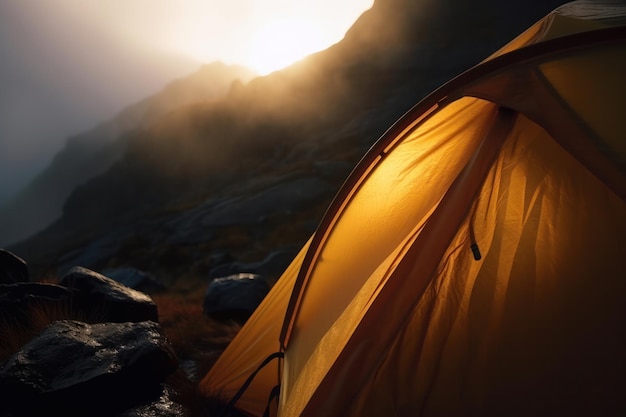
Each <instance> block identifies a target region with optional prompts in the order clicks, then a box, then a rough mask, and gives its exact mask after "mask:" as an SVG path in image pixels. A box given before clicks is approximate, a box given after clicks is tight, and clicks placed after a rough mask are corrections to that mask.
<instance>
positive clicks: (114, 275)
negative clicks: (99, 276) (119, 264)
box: [103, 267, 165, 294]
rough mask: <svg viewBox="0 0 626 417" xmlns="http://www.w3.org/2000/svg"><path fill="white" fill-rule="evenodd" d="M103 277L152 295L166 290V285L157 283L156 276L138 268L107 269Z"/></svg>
mask: <svg viewBox="0 0 626 417" xmlns="http://www.w3.org/2000/svg"><path fill="white" fill-rule="evenodd" d="M103 275H105V276H107V277H109V278H111V279H112V280H114V281H116V282H119V283H120V284H122V285H125V286H127V287H129V288H132V289H134V290H137V291H141V292H143V293H148V294H151V293H155V292H160V291H163V290H165V285H163V283H161V282H159V281H157V279H156V278H155V277H154V275H152V274H150V273H148V272H145V271H141V270H139V269H136V268H131V267H126V268H115V269H107V270H105V271H103Z"/></svg>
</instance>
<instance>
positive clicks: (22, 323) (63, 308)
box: [0, 299, 104, 362]
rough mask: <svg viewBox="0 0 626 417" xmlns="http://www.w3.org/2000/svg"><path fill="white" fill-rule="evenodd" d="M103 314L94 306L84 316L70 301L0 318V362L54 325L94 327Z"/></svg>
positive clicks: (38, 304) (41, 304)
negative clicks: (69, 323)
mask: <svg viewBox="0 0 626 417" xmlns="http://www.w3.org/2000/svg"><path fill="white" fill-rule="evenodd" d="M103 314H104V310H103V309H102V308H98V307H97V306H94V307H93V308H92V309H90V310H89V311H88V312H85V311H81V310H77V309H75V308H73V306H72V302H71V299H70V300H68V301H66V302H35V303H33V304H32V305H31V306H30V308H28V309H27V310H26V311H25V312H24V314H22V315H20V316H18V317H8V316H7V315H4V317H1V318H0V362H4V361H6V360H7V359H8V358H9V357H11V355H13V354H14V353H16V352H17V351H18V350H20V348H21V347H22V346H24V345H25V344H26V343H28V342H29V341H30V340H31V339H32V338H33V337H35V336H37V335H38V334H39V333H41V331H42V330H43V329H45V328H46V327H48V326H49V325H50V324H51V323H53V322H55V321H59V320H77V321H82V322H84V323H97V322H99V321H100V319H101V318H102V317H103Z"/></svg>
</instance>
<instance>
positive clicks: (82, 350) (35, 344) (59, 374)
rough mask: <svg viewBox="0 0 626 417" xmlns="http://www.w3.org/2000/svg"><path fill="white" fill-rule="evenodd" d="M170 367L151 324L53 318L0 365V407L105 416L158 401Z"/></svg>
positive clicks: (169, 354)
mask: <svg viewBox="0 0 626 417" xmlns="http://www.w3.org/2000/svg"><path fill="white" fill-rule="evenodd" d="M176 367H177V359H176V357H175V355H174V353H173V351H172V349H171V347H170V346H169V345H168V344H167V341H166V340H165V338H164V337H163V335H162V334H161V332H160V327H159V325H158V324H157V323H154V322H142V323H102V324H95V325H88V324H85V323H81V322H77V321H57V322H55V323H53V324H51V325H50V326H48V327H47V328H46V329H45V330H44V331H43V332H42V333H41V334H40V335H39V336H37V337H36V338H34V339H33V340H31V341H30V342H29V343H27V344H26V345H25V346H24V347H23V348H22V349H21V350H20V351H19V352H17V353H16V354H14V355H13V356H12V357H10V358H9V359H8V360H7V362H6V363H5V364H4V366H3V367H2V369H1V370H0V392H2V396H3V404H2V406H3V409H5V410H7V409H8V410H14V411H13V412H14V414H13V415H23V416H27V415H81V414H80V413H85V414H82V415H102V416H104V415H106V416H110V415H112V414H114V412H121V411H123V410H126V409H128V408H129V407H131V406H133V405H136V404H145V403H146V402H148V401H149V400H150V399H153V400H158V398H159V396H160V395H161V394H162V391H163V390H162V388H161V385H160V383H161V382H162V381H163V380H164V379H165V378H166V377H167V376H168V375H170V374H171V373H172V372H173V371H174V370H175V369H176ZM18 411H19V412H18Z"/></svg>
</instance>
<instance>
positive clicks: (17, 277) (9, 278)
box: [0, 249, 29, 284]
mask: <svg viewBox="0 0 626 417" xmlns="http://www.w3.org/2000/svg"><path fill="white" fill-rule="evenodd" d="M28 280H29V278H28V265H27V264H26V261H24V260H23V259H22V258H20V257H19V256H16V255H14V254H13V253H11V252H9V251H6V250H4V249H0V284H13V283H15V282H28Z"/></svg>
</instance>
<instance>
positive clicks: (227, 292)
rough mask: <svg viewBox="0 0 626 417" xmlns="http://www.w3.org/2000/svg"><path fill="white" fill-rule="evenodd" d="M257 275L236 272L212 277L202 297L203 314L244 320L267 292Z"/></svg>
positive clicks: (267, 288) (263, 282)
mask: <svg viewBox="0 0 626 417" xmlns="http://www.w3.org/2000/svg"><path fill="white" fill-rule="evenodd" d="M269 289H270V288H269V285H267V282H266V281H265V280H264V279H263V278H261V277H260V276H259V275H254V274H243V273H242V274H236V275H230V276H227V277H222V278H216V279H214V280H213V281H212V282H211V284H209V287H208V288H207V292H206V295H205V297H204V314H206V315H207V316H211V317H216V318H234V319H238V320H244V321H245V320H246V319H247V318H248V317H250V315H251V314H252V313H253V312H254V310H255V309H256V308H257V306H258V305H259V304H260V303H261V301H263V298H265V296H266V295H267V293H268V292H269Z"/></svg>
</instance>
